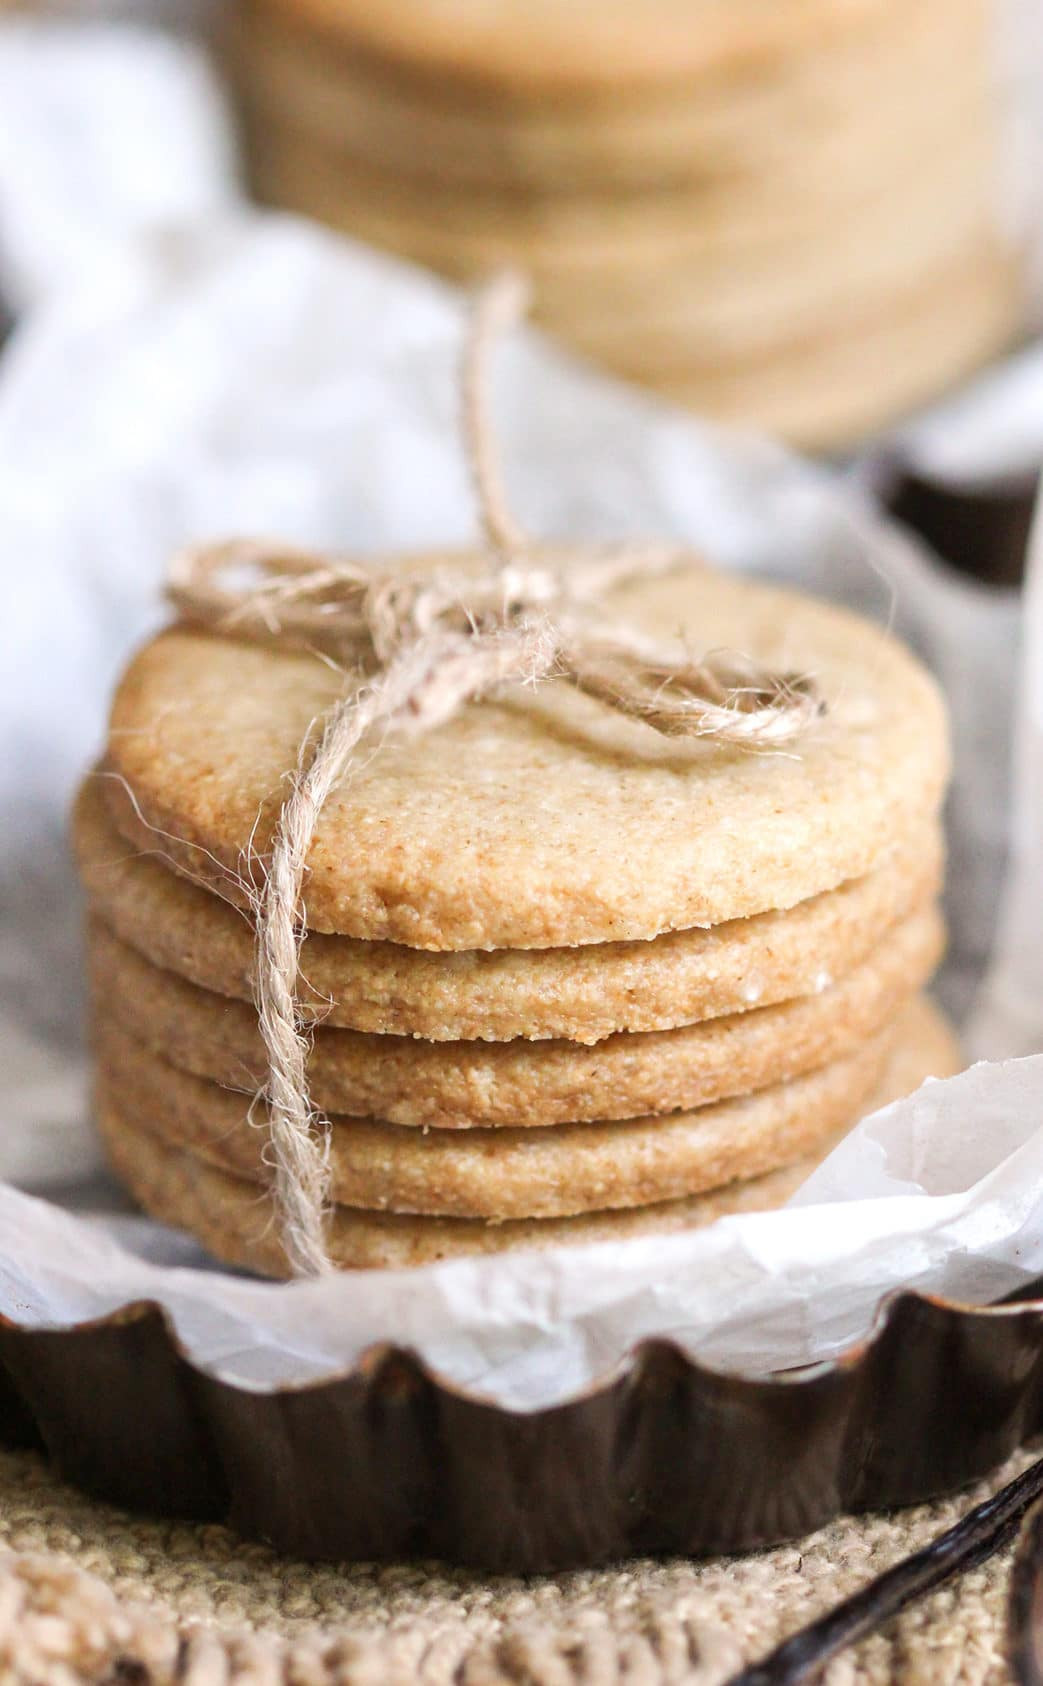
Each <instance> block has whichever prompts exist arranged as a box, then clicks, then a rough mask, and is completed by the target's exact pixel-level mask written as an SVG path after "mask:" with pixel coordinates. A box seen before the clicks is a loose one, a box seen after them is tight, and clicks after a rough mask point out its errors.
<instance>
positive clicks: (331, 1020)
mask: <svg viewBox="0 0 1043 1686" xmlns="http://www.w3.org/2000/svg"><path fill="white" fill-rule="evenodd" d="M73 841H74V845H75V849H76V857H77V862H78V865H79V869H80V877H81V880H82V882H83V884H84V886H85V888H86V890H87V894H88V897H89V901H90V906H91V910H92V912H93V913H95V914H96V915H97V916H98V917H99V918H100V919H101V920H102V921H103V922H104V923H105V924H106V925H107V926H108V927H109V928H110V930H112V931H113V932H114V933H115V934H116V935H117V936H118V937H119V938H120V939H121V940H122V941H123V942H125V943H128V944H129V945H130V946H131V947H132V948H135V949H137V951H138V952H139V953H140V954H142V955H144V957H145V958H146V959H147V960H150V961H152V962H153V964H154V965H157V966H161V967H164V968H165V969H166V970H168V971H172V972H176V973H178V974H179V975H180V976H182V977H184V978H187V979H188V980H189V982H190V983H194V984H198V985H199V986H200V987H202V988H203V989H208V990H212V991H215V992H216V993H217V994H219V995H230V996H237V997H239V998H240V999H243V1000H252V999H253V977H254V935H253V929H252V927H251V925H250V923H249V921H248V920H247V919H246V918H245V917H244V915H243V913H242V912H241V911H240V910H239V909H237V908H235V907H233V906H231V905H229V904H228V903H226V902H224V901H222V900H220V899H219V898H218V897H216V896H213V895H210V894H208V893H207V892H206V891H205V890H201V889H199V888H198V887H197V886H196V885H194V884H191V883H189V881H188V880H187V879H186V878H184V877H183V876H181V875H179V874H177V873H174V872H170V871H168V870H167V869H166V868H165V867H164V866H163V865H162V864H161V860H160V857H159V856H158V855H157V854H154V853H148V854H144V853H142V854H137V853H135V852H134V851H133V850H132V849H130V848H129V846H128V845H127V843H126V842H125V841H124V840H123V839H122V838H121V837H120V835H119V833H118V832H117V831H116V830H115V828H114V826H113V825H112V822H111V820H110V819H109V816H108V811H107V808H106V805H105V800H104V797H103V795H102V792H101V783H100V780H99V778H97V777H92V778H89V779H87V781H86V782H85V783H84V785H83V786H82V788H81V790H80V793H79V795H78V797H77V800H76V807H75V810H74V814H73ZM941 874H942V843H941V837H940V833H939V830H938V827H937V825H936V824H935V822H934V821H931V822H929V823H928V824H926V825H921V826H920V827H919V828H918V829H917V830H916V831H915V832H914V833H913V835H912V836H911V837H910V838H909V839H908V840H906V839H903V840H902V842H901V844H900V846H898V847H896V848H895V849H894V850H892V852H891V854H890V855H889V856H887V857H886V858H885V859H883V860H882V861H881V862H880V865H879V866H878V867H877V868H876V869H875V871H873V872H871V873H869V874H868V875H867V876H866V877H864V878H858V879H855V880H853V881H851V882H849V883H846V884H843V885H841V886H840V887H839V888H838V889H836V890H827V891H825V892H824V893H823V894H822V895H821V896H815V897H812V899H811V900H810V901H806V902H801V903H799V904H798V905H797V906H796V907H794V908H791V909H790V910H789V911H788V912H785V913H762V914H756V915H754V916H753V917H752V918H749V919H736V920H732V921H730V922H729V923H728V924H726V925H717V926H714V927H712V928H710V929H708V930H707V929H699V928H697V929H695V930H692V931H675V932H670V933H668V934H666V935H665V936H662V937H656V938H655V939H654V940H653V941H650V942H634V943H589V944H585V945H582V946H579V947H575V948H548V949H492V950H477V951H475V950H469V951H468V950H464V951H462V952H457V953H452V954H431V953H429V952H427V951H426V950H423V949H411V948H406V947H405V946H404V945H402V944H401V943H387V942H365V941H357V940H355V939H353V938H351V937H336V936H327V935H325V934H323V933H322V932H312V933H311V934H309V936H308V939H307V942H306V944H305V946H304V949H303V951H302V958H301V971H302V978H303V983H304V988H303V993H304V996H305V999H304V1003H303V1005H304V1008H305V1011H306V1012H313V1013H314V1016H315V1018H316V1019H317V1020H320V1021H321V1022H322V1023H323V1024H326V1025H339V1026H341V1027H343V1028H347V1029H349V1030H362V1031H370V1032H376V1033H380V1034H385V1033H391V1034H394V1035H407V1036H420V1037H424V1038H425V1039H427V1040H429V1041H436V1042H454V1041H471V1040H487V1041H493V1042H505V1041H509V1040H510V1039H512V1038H514V1037H528V1038H531V1039H536V1038H543V1037H565V1038H567V1039H569V1040H570V1041H573V1042H584V1043H593V1042H598V1041H600V1040H601V1039H602V1038H603V1037H606V1036H610V1035H612V1033H613V1032H615V1031H621V1030H629V1031H646V1030H669V1029H672V1028H673V1027H674V1026H676V1025H680V1024H687V1023H692V1022H694V1021H696V1020H700V1019H709V1018H716V1017H718V1016H720V1015H721V1014H724V1013H733V1012H741V1011H742V1010H743V1009H744V1008H748V1007H751V1006H770V1005H771V1004H772V1003H774V1002H776V1001H788V1000H792V999H793V998H794V997H796V996H799V995H810V994H813V993H814V992H815V991H816V990H818V989H821V988H822V980H823V978H839V977H842V976H843V975H844V974H845V973H846V972H848V971H850V970H851V969H852V968H853V967H855V966H857V965H859V963H860V962H861V961H862V960H864V959H866V958H867V957H868V955H869V953H870V951H871V950H872V949H873V948H874V947H875V946H876V945H877V943H878V942H880V941H882V939H883V937H884V936H885V935H886V933H887V932H888V931H890V930H891V928H892V927H893V926H894V925H895V924H897V923H898V921H899V920H901V919H903V918H904V917H905V916H906V915H908V914H909V913H911V912H912V911H913V909H914V908H916V907H919V906H921V905H922V904H923V903H924V902H926V901H927V900H929V899H930V898H931V897H932V896H933V895H935V894H936V892H937V890H938V888H939V886H940V882H941Z"/></svg>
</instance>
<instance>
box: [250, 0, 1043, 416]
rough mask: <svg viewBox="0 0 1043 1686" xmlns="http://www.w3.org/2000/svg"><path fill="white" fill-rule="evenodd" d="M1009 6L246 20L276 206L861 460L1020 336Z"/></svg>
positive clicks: (309, 0) (552, 3)
mask: <svg viewBox="0 0 1043 1686" xmlns="http://www.w3.org/2000/svg"><path fill="white" fill-rule="evenodd" d="M994 11H995V8H994V5H993V0H854V3H852V0H654V3H653V4H646V5H633V4H627V3H625V0H601V3H599V4H598V5H596V6H595V5H589V4H585V5H579V6H577V5H574V4H558V3H556V0H504V3H501V4H498V5H475V4H474V3H473V0H453V3H452V4H448V5H431V4H428V3H426V0H382V3H381V4H380V5H374V4H372V0H241V4H240V7H239V11H238V17H237V22H236V24H235V27H234V30H233V32H232V35H231V38H230V40H229V44H228V50H227V54H226V58H227V62H228V65H229V67H230V71H231V74H232V77H233V80H234V82H235V84H236V86H237V88H238V90H239V92H240V95H241V101H240V103H241V107H242V112H243V120H244V131H245V136H246V140H247V152H248V159H249V162H250V167H251V171H252V176H253V180H254V183H255V185H256V187H257V189H258V191H259V192H260V194H261V196H262V197H264V198H266V199H268V200H270V201H272V202H274V203H276V204H282V205H286V206H289V207H290V208H292V209H295V210H299V211H303V212H305V213H307V214H309V215H312V216H317V217H319V218H320V219H322V220H325V221H327V222H329V223H332V224H333V225H334V226H336V227H339V228H342V229H344V230H346V231H347V232H349V233H351V234H354V235H357V236H358V237H360V238H362V239H364V240H367V241H369V242H370V243H372V244H373V245H376V246H380V247H383V248H385V249H387V250H389V251H392V252H396V253H400V254H402V255H404V256H406V257H408V258H412V259H414V260H416V261H418V262H420V263H423V264H427V265H429V266H430V267H432V268H434V269H437V270H440V271H442V272H443V273H445V274H447V275H451V276H455V277H465V278H468V277H473V276H475V275H480V274H482V273H483V272H485V271H487V270H489V269H490V268H494V267H498V266H501V265H511V266H514V267H517V268H520V269H522V270H524V271H525V272H526V273H527V274H529V275H530V276H531V277H532V278H533V281H534V291H535V304H536V308H537V312H538V314H539V316H540V317H541V319H542V320H543V322H544V323H545V324H546V325H547V326H548V327H550V328H551V329H552V330H553V332H554V333H555V334H557V335H559V336H560V337H561V338H562V339H563V340H565V341H566V342H567V343H569V344H570V345H572V346H573V347H575V348H576V349H577V350H579V351H581V352H583V353H584V354H586V355H588V356H590V357H591V358H592V359H594V360H595V361H596V362H598V363H600V364H603V365H604V366H606V367H607V368H609V369H611V370H613V371H615V372H617V373H619V374H622V375H624V376H626V377H628V378H632V379H635V380H638V381H641V382H643V383H646V384H648V385H650V386H652V387H655V388H656V389H657V390H659V391H660V392H662V393H664V394H666V395H668V396H669V397H671V398H673V399H676V400H679V401H681V402H683V403H687V404H692V405H694V406H695V407H697V408H699V409H701V410H703V411H705V412H706V413H708V414H710V415H712V416H715V417H720V418H723V419H726V420H730V421H741V422H743V423H754V424H756V425H758V426H761V427H765V428H767V429H769V430H771V431H773V432H778V433H780V434H782V435H783V436H786V437H788V438H789V439H791V440H795V441H797V442H800V443H803V444H807V445H813V446H817V447H818V446H835V445H838V444H844V443H847V442H849V441H851V440H853V439H855V438H857V437H859V436H862V435H864V434H866V433H868V432H869V431H871V430H872V429H873V428H875V427H878V426H881V425H883V424H884V423H885V422H887V421H888V420H890V419H893V418H894V417H895V416H897V415H899V414H900V413H902V412H903V411H906V410H908V409H909V408H911V407H912V406H914V405H915V404H917V403H920V402H922V401H924V400H925V399H927V398H929V397H931V396H932V395H934V394H936V393H938V392H940V391H941V390H943V389H944V388H945V387H946V386H948V385H950V384H951V383H953V382H954V381H956V380H958V379H959V378H960V377H961V376H962V375H963V374H964V373H966V372H967V371H968V370H970V369H972V368H973V367H974V366H975V365H976V364H978V363H980V362H981V361H983V360H985V359H986V358H988V357H989V356H990V355H991V354H992V353H993V352H994V351H995V350H996V349H997V348H999V347H1000V346H1002V345H1003V344H1004V343H1005V342H1006V341H1008V340H1009V339H1010V338H1011V337H1012V335H1013V334H1014V332H1015V331H1016V327H1017V322H1018V318H1019V314H1020V310H1021V299H1020V292H1021V288H1020V285H1019V281H1018V277H1017V274H1016V265H1015V262H1014V259H1013V255H1012V253H1011V251H1010V248H1009V243H1008V241H1007V239H1006V238H1005V237H1004V235H1003V233H1002V232H1001V228H1000V215H999V209H998V208H999V206H1000V205H1001V203H1002V202H1003V185H1004V184H1003V181H1002V162H1003V161H1002V158H1001V156H1000V144H999V143H1000V134H999V130H1000V121H999V112H998V109H997V90H996V85H995V76H994V62H995V46H996V44H995V42H994V41H993V39H992V37H993V34H994V32H995V31H996V30H997V29H998V21H997V18H996V17H995V16H994Z"/></svg>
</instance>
